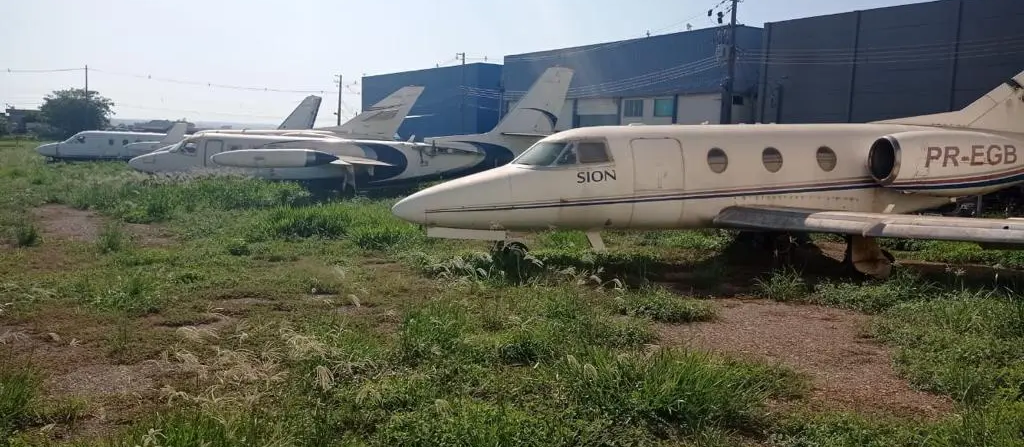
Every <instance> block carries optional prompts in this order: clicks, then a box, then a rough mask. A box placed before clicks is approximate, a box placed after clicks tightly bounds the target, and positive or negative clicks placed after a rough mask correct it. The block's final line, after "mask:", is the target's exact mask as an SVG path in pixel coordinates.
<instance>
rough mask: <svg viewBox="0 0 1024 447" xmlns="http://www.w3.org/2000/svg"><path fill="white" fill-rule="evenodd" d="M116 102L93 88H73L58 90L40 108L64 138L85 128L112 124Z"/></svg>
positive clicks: (45, 99)
mask: <svg viewBox="0 0 1024 447" xmlns="http://www.w3.org/2000/svg"><path fill="white" fill-rule="evenodd" d="M113 106H114V103H113V102H112V101H111V100H110V99H108V98H104V97H103V96H100V94H99V93H97V92H95V91H92V90H90V91H89V94H88V97H87V96H86V92H85V89H80V88H71V89H66V90H56V91H54V92H53V93H51V94H49V95H46V97H45V98H43V105H42V106H40V107H39V112H40V113H42V115H43V119H44V120H45V121H46V123H47V124H49V125H50V126H53V127H54V128H56V129H59V130H60V132H61V133H62V134H63V136H64V137H65V138H67V137H70V136H71V135H74V134H76V133H78V132H81V131H83V130H98V129H104V128H106V127H107V126H108V125H109V124H110V115H111V113H112V111H111V107H113Z"/></svg>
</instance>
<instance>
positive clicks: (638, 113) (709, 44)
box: [502, 26, 762, 130]
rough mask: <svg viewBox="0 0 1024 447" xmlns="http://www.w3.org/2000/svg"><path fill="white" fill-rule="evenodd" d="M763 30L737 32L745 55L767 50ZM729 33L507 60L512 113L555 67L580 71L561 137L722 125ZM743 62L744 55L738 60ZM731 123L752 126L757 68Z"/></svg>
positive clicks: (744, 78)
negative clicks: (571, 132) (637, 127)
mask: <svg viewBox="0 0 1024 447" xmlns="http://www.w3.org/2000/svg"><path fill="white" fill-rule="evenodd" d="M761 34H762V33H761V29H760V28H753V27H748V26H737V28H736V45H737V47H738V48H760V47H761ZM727 43H728V28H727V27H714V28H707V29H701V30H694V31H684V32H680V33H672V34H663V35H659V36H650V37H641V38H638V39H629V40H623V41H617V42H610V43H602V44H595V45H588V46H582V47H574V48H566V49H559V50H550V51H541V52H535V53H527V54H516V55H510V56H505V68H504V70H503V72H504V74H503V76H502V79H503V85H504V87H505V98H506V100H505V102H504V103H505V105H504V107H505V110H507V108H508V107H509V106H510V105H512V104H514V103H515V100H516V99H517V98H518V97H520V96H522V94H523V93H525V91H526V89H528V88H529V87H530V84H532V83H533V81H534V80H535V79H536V78H537V76H539V75H540V73H542V72H543V71H544V70H545V69H547V68H548V67H551V66H554V65H559V66H563V67H569V68H572V69H574V70H575V71H576V74H575V76H574V77H573V80H572V84H570V88H569V95H568V101H567V103H566V106H565V107H564V108H563V109H562V115H561V116H560V117H559V119H558V123H557V126H556V129H558V130H564V129H568V128H571V127H583V126H596V125H607V124H627V123H646V124H672V123H678V124H700V123H702V122H705V121H707V122H710V123H718V122H719V121H720V117H721V109H722V97H723V95H722V92H723V83H724V81H725V80H726V79H727V72H726V67H727V64H726V61H727V59H728V51H727V48H728V47H727V45H726V44H727ZM737 54H738V53H737ZM735 79H736V81H735V84H734V92H735V94H734V97H733V99H732V107H733V111H732V122H734V123H738V122H752V120H753V111H754V107H753V99H754V95H755V94H756V92H757V80H758V71H757V67H751V66H746V67H742V69H739V70H737V71H736V78H735Z"/></svg>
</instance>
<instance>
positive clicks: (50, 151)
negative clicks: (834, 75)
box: [36, 143, 60, 157]
mask: <svg viewBox="0 0 1024 447" xmlns="http://www.w3.org/2000/svg"><path fill="white" fill-rule="evenodd" d="M59 149H60V143H49V144H44V145H41V146H39V147H37V148H36V152H38V153H39V155H42V156H44V157H56V156H57V153H58V150H59Z"/></svg>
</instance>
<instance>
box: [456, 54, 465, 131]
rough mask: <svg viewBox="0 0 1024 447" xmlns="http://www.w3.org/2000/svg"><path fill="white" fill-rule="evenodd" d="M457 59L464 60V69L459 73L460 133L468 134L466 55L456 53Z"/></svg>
mask: <svg viewBox="0 0 1024 447" xmlns="http://www.w3.org/2000/svg"><path fill="white" fill-rule="evenodd" d="M455 58H456V59H462V68H461V69H459V71H460V72H461V74H462V82H461V83H460V84H459V85H460V86H461V88H460V90H462V92H461V93H462V99H461V101H460V102H459V127H460V129H459V132H461V133H465V132H466V53H455Z"/></svg>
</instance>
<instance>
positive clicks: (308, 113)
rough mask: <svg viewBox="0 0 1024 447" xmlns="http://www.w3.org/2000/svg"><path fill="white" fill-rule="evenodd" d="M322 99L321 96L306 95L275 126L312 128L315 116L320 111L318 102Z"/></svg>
mask: <svg viewBox="0 0 1024 447" xmlns="http://www.w3.org/2000/svg"><path fill="white" fill-rule="evenodd" d="M322 101H323V98H321V97H319V96H315V95H309V96H307V97H306V98H305V99H303V100H302V102H301V103H299V106H298V107H296V108H295V110H293V111H292V113H291V115H288V118H285V120H284V122H282V123H281V125H280V126H277V128H278V130H292V129H312V128H313V124H314V123H316V116H317V115H318V114H319V113H320V102H322Z"/></svg>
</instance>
